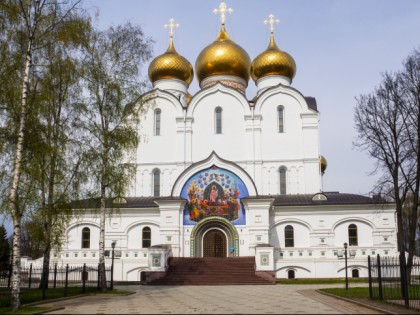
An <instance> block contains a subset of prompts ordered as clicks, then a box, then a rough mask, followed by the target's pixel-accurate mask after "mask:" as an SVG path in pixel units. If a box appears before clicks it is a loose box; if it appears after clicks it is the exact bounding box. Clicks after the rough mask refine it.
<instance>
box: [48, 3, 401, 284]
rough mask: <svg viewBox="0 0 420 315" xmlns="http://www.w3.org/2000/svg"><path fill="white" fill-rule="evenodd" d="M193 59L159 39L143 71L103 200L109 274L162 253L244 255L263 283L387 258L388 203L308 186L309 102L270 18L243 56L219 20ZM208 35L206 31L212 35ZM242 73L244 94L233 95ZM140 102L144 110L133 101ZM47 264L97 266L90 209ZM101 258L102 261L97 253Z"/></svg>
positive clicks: (315, 150)
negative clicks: (112, 190)
mask: <svg viewBox="0 0 420 315" xmlns="http://www.w3.org/2000/svg"><path fill="white" fill-rule="evenodd" d="M215 11H217V12H218V13H220V15H221V22H222V23H221V30H220V32H219V34H218V35H217V38H216V40H215V41H214V42H213V43H211V44H210V45H208V46H207V47H205V48H204V49H203V50H202V51H201V53H200V54H199V56H198V57H197V60H196V63H195V75H196V78H197V80H198V81H199V85H200V90H199V91H198V92H197V93H195V95H191V94H189V92H188V87H189V84H190V83H191V81H192V80H193V77H194V71H193V67H192V65H191V64H190V62H189V61H188V60H186V59H185V58H184V57H182V56H181V55H180V54H178V53H177V51H176V50H175V48H174V43H173V28H174V27H175V24H174V23H173V20H172V19H171V20H170V24H169V25H167V26H168V27H169V29H170V42H169V47H168V49H167V51H166V52H165V53H163V54H162V55H160V56H157V57H156V58H155V59H154V60H153V61H152V62H151V64H150V66H149V78H150V80H151V82H152V83H153V89H152V90H151V91H149V92H147V93H145V95H144V100H145V101H143V103H141V104H137V106H136V107H137V108H135V109H136V110H139V108H140V107H143V109H144V113H143V114H142V116H141V119H140V122H139V124H138V132H139V134H140V135H141V139H143V140H142V142H141V143H140V145H139V146H138V148H137V152H136V154H135V160H134V161H133V163H135V165H136V176H135V182H134V183H133V185H132V187H133V188H132V190H131V191H130V193H129V196H127V197H125V198H118V199H114V200H110V202H109V204H108V205H107V207H109V208H114V209H118V211H114V212H115V213H114V214H113V215H111V216H110V217H109V218H107V220H106V235H105V239H106V240H105V242H106V243H105V246H106V249H107V253H108V254H109V253H110V252H111V246H114V247H115V248H114V250H115V274H114V279H115V280H119V281H139V280H140V278H141V274H142V272H144V271H146V272H163V273H164V272H165V271H166V268H167V266H168V264H167V260H168V257H221V258H223V257H225V258H226V259H229V258H230V257H244V256H247V257H249V256H251V257H255V270H256V271H267V272H271V273H272V274H273V275H274V276H275V278H277V279H282V278H337V277H340V278H341V277H344V275H345V264H344V259H343V258H344V255H343V250H344V248H343V244H344V243H347V244H348V248H347V249H348V272H349V276H350V277H352V276H353V277H366V276H367V257H368V255H376V254H381V255H396V254H397V251H396V222H395V206H394V204H381V205H379V204H378V203H377V200H375V198H370V197H366V196H361V195H354V194H346V193H339V192H323V191H322V175H323V173H324V171H325V169H326V160H325V159H324V158H323V157H322V156H321V154H320V139H319V120H320V115H319V112H318V107H317V103H316V100H315V98H313V97H306V96H304V95H303V94H302V93H301V92H300V91H298V90H297V89H295V88H294V87H292V81H293V77H294V76H295V73H296V64H295V61H294V59H293V58H292V56H291V55H289V54H288V53H286V52H285V51H283V50H281V49H279V48H278V47H277V45H276V43H275V39H274V32H273V30H274V23H275V22H276V21H277V20H275V19H274V18H273V16H272V15H270V17H269V19H268V20H267V21H265V22H266V23H267V24H268V25H269V26H270V44H269V46H268V48H267V49H266V50H264V51H263V52H262V53H261V54H259V55H258V56H256V57H255V59H254V60H253V61H252V62H251V59H250V57H249V56H248V54H247V52H246V51H245V50H244V49H243V48H242V47H240V46H239V45H238V44H236V43H234V42H233V41H232V40H231V39H230V38H229V35H228V33H227V31H226V29H225V23H224V22H225V17H226V13H227V12H230V10H229V9H227V7H226V5H225V4H224V3H222V4H221V5H220V7H219V9H218V10H215ZM215 35H216V34H215ZM250 77H251V78H252V79H253V81H254V82H255V84H256V88H257V93H256V95H255V97H253V99H252V100H249V99H247V97H246V94H245V92H246V88H247V85H248V82H249V79H250ZM147 104H149V105H147ZM76 211H77V213H78V215H76V216H75V217H74V219H73V220H72V221H71V223H70V224H69V226H68V228H67V230H66V236H65V244H64V246H63V248H62V249H61V251H60V252H55V253H54V254H53V256H52V258H51V260H52V263H55V262H57V263H58V264H67V263H68V264H71V265H77V264H79V265H80V264H82V263H86V264H92V265H95V264H97V263H98V257H99V254H98V248H99V216H98V214H97V211H96V210H95V209H88V208H85V209H79V210H76ZM106 263H107V264H110V263H111V255H110V254H109V255H107V259H106Z"/></svg>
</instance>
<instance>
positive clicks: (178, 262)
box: [149, 257, 275, 285]
mask: <svg viewBox="0 0 420 315" xmlns="http://www.w3.org/2000/svg"><path fill="white" fill-rule="evenodd" d="M274 283H275V281H274V279H273V281H269V280H266V279H264V278H261V277H259V276H257V275H255V258H254V257H234V258H177V257H174V258H171V259H170V262H169V268H168V271H167V273H166V275H165V276H164V277H162V278H159V279H156V280H153V281H152V282H150V283H149V284H150V285H238V284H240V285H245V284H258V285H261V284H274Z"/></svg>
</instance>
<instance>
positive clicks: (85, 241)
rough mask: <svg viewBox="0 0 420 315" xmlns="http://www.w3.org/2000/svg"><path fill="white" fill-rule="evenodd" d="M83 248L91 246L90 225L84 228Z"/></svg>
mask: <svg viewBox="0 0 420 315" xmlns="http://www.w3.org/2000/svg"><path fill="white" fill-rule="evenodd" d="M82 248H90V229H89V228H88V227H85V228H83V230H82Z"/></svg>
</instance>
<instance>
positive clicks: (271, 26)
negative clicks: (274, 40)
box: [264, 14, 280, 33]
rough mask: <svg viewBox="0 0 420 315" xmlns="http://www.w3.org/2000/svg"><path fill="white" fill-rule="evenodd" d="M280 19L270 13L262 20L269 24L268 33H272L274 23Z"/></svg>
mask: <svg viewBox="0 0 420 315" xmlns="http://www.w3.org/2000/svg"><path fill="white" fill-rule="evenodd" d="M279 22H280V20H279V19H275V18H274V15H272V14H270V15H269V16H268V20H264V24H269V25H270V33H274V24H276V23H279Z"/></svg>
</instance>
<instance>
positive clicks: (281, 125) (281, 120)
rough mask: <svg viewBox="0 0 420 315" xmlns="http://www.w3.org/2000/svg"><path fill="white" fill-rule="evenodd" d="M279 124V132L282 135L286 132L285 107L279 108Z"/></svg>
mask: <svg viewBox="0 0 420 315" xmlns="http://www.w3.org/2000/svg"><path fill="white" fill-rule="evenodd" d="M277 122H278V131H279V132H280V133H283V132H284V107H283V106H279V107H277Z"/></svg>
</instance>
